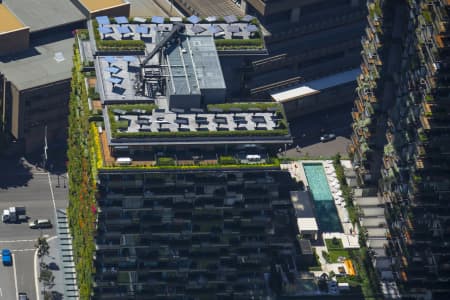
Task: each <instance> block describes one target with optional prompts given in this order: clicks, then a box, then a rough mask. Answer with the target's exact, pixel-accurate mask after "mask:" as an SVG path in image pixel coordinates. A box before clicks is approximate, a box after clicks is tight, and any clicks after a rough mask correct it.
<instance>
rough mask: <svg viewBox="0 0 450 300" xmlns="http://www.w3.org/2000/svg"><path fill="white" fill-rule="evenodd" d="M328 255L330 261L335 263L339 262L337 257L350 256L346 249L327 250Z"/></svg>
mask: <svg viewBox="0 0 450 300" xmlns="http://www.w3.org/2000/svg"><path fill="white" fill-rule="evenodd" d="M328 255H329V257H330V261H331V262H332V263H337V262H340V261H339V260H338V259H339V257H345V258H349V257H350V253H349V251H348V250H344V249H342V250H329V251H328Z"/></svg>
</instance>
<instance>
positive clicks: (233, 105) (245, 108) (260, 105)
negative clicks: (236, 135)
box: [207, 102, 281, 112]
mask: <svg viewBox="0 0 450 300" xmlns="http://www.w3.org/2000/svg"><path fill="white" fill-rule="evenodd" d="M273 107H276V108H278V111H280V112H281V105H280V104H278V103H273V102H242V103H240V102H236V103H222V104H208V106H207V108H208V110H211V109H213V108H219V109H222V110H223V111H224V112H229V111H230V109H232V108H240V109H242V111H249V109H250V108H259V109H261V110H262V111H267V109H268V108H273Z"/></svg>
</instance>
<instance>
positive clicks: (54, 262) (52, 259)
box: [36, 237, 64, 300]
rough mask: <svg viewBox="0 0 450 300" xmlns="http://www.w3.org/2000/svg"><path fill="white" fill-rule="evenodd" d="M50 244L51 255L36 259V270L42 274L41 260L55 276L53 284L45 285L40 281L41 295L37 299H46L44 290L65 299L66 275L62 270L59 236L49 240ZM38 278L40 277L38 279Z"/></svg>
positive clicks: (57, 297) (56, 297)
mask: <svg viewBox="0 0 450 300" xmlns="http://www.w3.org/2000/svg"><path fill="white" fill-rule="evenodd" d="M47 242H48V245H49V246H50V249H49V255H47V256H44V257H43V258H41V259H39V258H38V259H37V260H36V264H37V266H36V270H38V274H37V275H38V276H40V271H41V268H40V262H41V260H42V261H43V262H44V263H45V264H46V265H47V266H48V268H47V270H48V271H50V272H51V273H52V275H53V276H54V281H53V284H52V285H50V286H47V287H44V284H43V282H39V295H37V299H38V300H39V299H44V291H50V292H51V293H52V295H53V297H54V298H52V299H63V295H64V275H63V271H62V265H61V257H60V251H59V245H58V238H57V237H55V238H53V239H48V240H47ZM36 280H38V279H36Z"/></svg>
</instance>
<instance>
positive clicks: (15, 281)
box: [11, 253, 19, 300]
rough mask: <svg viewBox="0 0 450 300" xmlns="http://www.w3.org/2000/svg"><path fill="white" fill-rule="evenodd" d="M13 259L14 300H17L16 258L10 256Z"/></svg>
mask: <svg viewBox="0 0 450 300" xmlns="http://www.w3.org/2000/svg"><path fill="white" fill-rule="evenodd" d="M11 255H12V258H13V271H14V285H15V287H16V300H19V291H18V290H17V273H16V258H15V257H14V253H12V254H11Z"/></svg>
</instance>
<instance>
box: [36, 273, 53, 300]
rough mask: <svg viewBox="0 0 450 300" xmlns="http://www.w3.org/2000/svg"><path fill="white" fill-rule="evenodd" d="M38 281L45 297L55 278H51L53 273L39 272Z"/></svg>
mask: <svg viewBox="0 0 450 300" xmlns="http://www.w3.org/2000/svg"><path fill="white" fill-rule="evenodd" d="M39 281H40V282H42V284H43V285H44V295H46V294H47V292H46V291H47V290H48V289H50V288H52V287H53V286H54V282H55V276H53V272H52V271H50V270H41V274H40V276H39ZM50 299H51V298H50Z"/></svg>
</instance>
